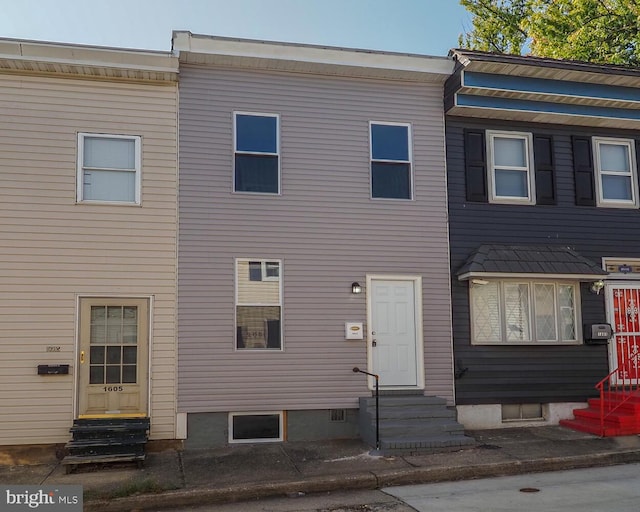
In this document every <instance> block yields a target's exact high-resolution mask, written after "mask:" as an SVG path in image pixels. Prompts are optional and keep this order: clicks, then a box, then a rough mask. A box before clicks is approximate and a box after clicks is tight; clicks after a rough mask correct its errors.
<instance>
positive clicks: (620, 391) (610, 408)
mask: <svg viewBox="0 0 640 512" xmlns="http://www.w3.org/2000/svg"><path fill="white" fill-rule="evenodd" d="M627 352H628V351H623V353H622V354H621V355H622V362H621V363H620V364H619V365H618V367H617V368H616V369H615V370H613V371H612V372H610V373H609V375H607V376H606V377H605V378H604V379H602V380H601V381H600V382H598V383H597V384H596V386H595V388H596V389H597V390H598V391H600V435H601V436H604V422H605V419H606V418H607V417H609V416H610V415H611V414H613V413H614V412H615V411H617V410H618V409H619V408H620V407H621V406H622V405H624V404H625V403H627V402H628V401H629V400H631V398H633V396H634V394H635V393H636V392H638V391H640V378H639V377H640V370H639V368H638V364H639V360H638V358H639V357H640V352H637V351H636V352H635V353H633V354H628V353H627ZM634 362H635V366H634V367H635V378H634V379H632V378H628V379H627V380H628V381H629V382H628V383H627V384H625V382H624V379H622V384H618V382H617V381H618V380H619V379H616V384H612V382H611V381H612V380H613V379H612V377H613V376H614V375H616V374H618V373H619V372H620V371H623V370H630V364H631V363H634ZM634 381H635V384H634ZM614 393H616V397H619V398H620V400H616V404H615V405H614V404H613V403H612V401H611V399H612V398H613V394H614ZM605 402H606V403H607V410H606V414H605Z"/></svg>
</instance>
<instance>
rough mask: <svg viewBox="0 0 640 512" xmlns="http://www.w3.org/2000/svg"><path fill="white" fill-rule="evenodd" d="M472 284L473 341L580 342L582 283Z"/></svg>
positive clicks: (501, 282) (522, 342) (470, 296)
mask: <svg viewBox="0 0 640 512" xmlns="http://www.w3.org/2000/svg"><path fill="white" fill-rule="evenodd" d="M480 281H483V282H481V283H480V282H478V283H474V282H473V281H471V282H470V283H469V302H470V305H471V336H472V343H473V344H477V345H502V344H507V345H526V344H531V343H551V344H567V343H569V344H572V343H579V337H578V334H579V325H580V311H579V304H580V302H579V297H578V290H579V286H578V284H577V283H573V282H562V281H558V282H553V281H545V282H538V281H522V280H498V279H496V280H488V281H485V280H480Z"/></svg>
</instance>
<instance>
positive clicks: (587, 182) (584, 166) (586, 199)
mask: <svg viewBox="0 0 640 512" xmlns="http://www.w3.org/2000/svg"><path fill="white" fill-rule="evenodd" d="M572 142H573V175H574V179H575V183H576V204H577V205H578V206H595V205H596V195H595V182H594V169H593V151H592V149H591V137H579V136H574V137H572Z"/></svg>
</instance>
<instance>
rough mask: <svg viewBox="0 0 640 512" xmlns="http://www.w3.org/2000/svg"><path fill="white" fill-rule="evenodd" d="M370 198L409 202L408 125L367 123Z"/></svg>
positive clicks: (409, 154)
mask: <svg viewBox="0 0 640 512" xmlns="http://www.w3.org/2000/svg"><path fill="white" fill-rule="evenodd" d="M370 130H371V197H372V198H375V199H411V196H412V194H411V188H412V184H411V151H410V146H409V140H410V136H409V125H407V124H391V123H385V124H383V123H373V122H372V123H370Z"/></svg>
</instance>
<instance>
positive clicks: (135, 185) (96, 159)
mask: <svg viewBox="0 0 640 512" xmlns="http://www.w3.org/2000/svg"><path fill="white" fill-rule="evenodd" d="M140 145H141V139H140V137H138V136H128V135H103V134H92V133H79V134H78V177H77V190H76V196H77V201H78V202H102V203H123V204H140V173H141V156H140Z"/></svg>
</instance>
